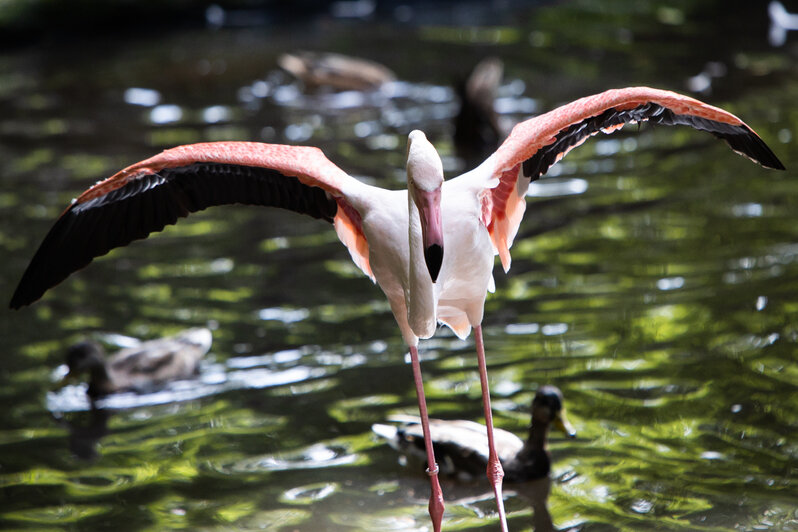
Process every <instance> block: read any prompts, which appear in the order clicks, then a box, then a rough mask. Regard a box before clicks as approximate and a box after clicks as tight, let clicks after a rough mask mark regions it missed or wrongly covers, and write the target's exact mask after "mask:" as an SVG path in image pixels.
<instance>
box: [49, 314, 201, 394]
mask: <svg viewBox="0 0 798 532" xmlns="http://www.w3.org/2000/svg"><path fill="white" fill-rule="evenodd" d="M212 341H213V335H212V333H211V331H210V330H209V329H207V328H204V327H198V328H193V329H186V330H184V331H181V332H179V333H177V334H175V335H173V336H168V337H164V338H156V339H154V340H149V341H146V342H142V343H141V344H139V345H137V346H135V347H128V348H125V349H122V350H120V351H117V352H116V353H114V354H113V355H112V356H110V357H107V356H106V353H105V349H103V347H102V345H100V344H99V343H97V342H95V341H93V340H86V341H82V342H80V343H77V344H75V345H73V346H71V347H70V348H69V349H67V352H66V363H67V367H68V368H69V372H68V373H67V374H66V376H65V377H64V379H63V382H64V383H66V382H70V381H74V380H76V379H78V378H79V377H80V376H82V375H83V374H85V373H88V374H89V386H88V389H87V390H86V394H87V395H88V396H89V398H91V399H92V400H94V399H98V398H101V397H103V396H106V395H110V394H113V393H118V392H125V391H136V392H148V391H152V390H153V389H155V388H157V387H159V386H162V385H164V384H166V383H167V382H171V381H175V380H182V379H187V378H190V377H192V376H193V375H196V374H197V371H198V369H199V362H200V360H201V359H202V357H203V356H205V354H206V353H207V352H208V351H209V350H210V348H211V343H212Z"/></svg>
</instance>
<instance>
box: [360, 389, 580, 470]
mask: <svg viewBox="0 0 798 532" xmlns="http://www.w3.org/2000/svg"><path fill="white" fill-rule="evenodd" d="M391 421H395V422H397V423H398V425H383V424H376V425H374V426H373V427H372V430H373V431H374V432H375V433H376V434H377V435H379V436H380V437H382V438H384V439H385V440H386V441H387V442H388V444H389V445H390V446H391V447H393V448H394V449H396V450H398V451H399V452H400V453H402V454H405V455H411V456H416V457H419V458H423V457H424V449H425V440H424V435H423V433H422V431H421V421H420V419H419V418H418V417H417V416H395V417H392V418H391ZM551 425H554V426H555V427H557V428H558V429H560V430H562V431H563V432H565V434H566V435H568V436H569V437H574V436H575V432H574V430H573V428H571V426H570V424H569V423H568V421H567V419H566V418H565V414H564V409H563V407H562V392H560V390H559V389H558V388H557V387H555V386H543V387H541V388H540V390H538V392H537V393H536V394H535V399H534V400H533V401H532V424H531V425H530V427H529V434H528V437H527V439H526V440H523V439H521V438H519V437H518V436H516V435H515V434H513V433H511V432H508V431H506V430H502V429H498V428H494V429H493V434H494V440H495V446H496V453H497V454H498V457H499V461H500V462H501V464H502V467H503V468H504V473H505V477H504V480H506V481H507V482H527V481H530V480H536V479H541V478H545V477H548V475H549V472H550V471H551V456H550V454H549V452H548V450H547V449H546V441H547V438H548V431H549V427H550V426H551ZM430 435H431V438H432V442H433V449H434V452H435V459H436V461H437V463H438V467H439V468H440V472H441V474H443V475H446V476H450V477H455V478H457V479H459V480H464V481H468V480H472V479H474V478H477V477H479V476H483V475H484V473H485V468H486V467H487V465H488V460H489V454H488V453H489V449H488V440H487V429H486V427H485V425H482V424H480V423H476V422H474V421H467V420H442V419H430Z"/></svg>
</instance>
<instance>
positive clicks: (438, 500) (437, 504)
mask: <svg viewBox="0 0 798 532" xmlns="http://www.w3.org/2000/svg"><path fill="white" fill-rule="evenodd" d="M427 474H428V475H429V482H430V488H431V491H430V495H429V507H428V508H429V516H430V518H431V519H432V530H433V531H434V532H440V531H441V521H442V520H443V510H444V508H445V505H444V504H443V491H442V490H441V484H440V482H439V481H438V464H435V468H434V469H433V470H430V469H427Z"/></svg>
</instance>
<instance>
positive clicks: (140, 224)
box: [10, 142, 371, 308]
mask: <svg viewBox="0 0 798 532" xmlns="http://www.w3.org/2000/svg"><path fill="white" fill-rule="evenodd" d="M350 181H354V179H353V178H351V177H350V176H349V175H347V174H346V173H345V172H344V171H343V170H341V169H340V168H338V167H337V166H336V165H335V164H333V163H332V162H330V161H329V160H328V159H327V158H326V157H325V156H324V154H323V153H322V152H321V150H319V149H318V148H312V147H303V146H284V145H273V144H260V143H254V142H214V143H204V144H192V145H188V146H179V147H177V148H172V149H170V150H166V151H164V152H162V153H160V154H158V155H156V156H154V157H151V158H149V159H147V160H145V161H141V162H139V163H136V164H134V165H132V166H129V167H128V168H125V169H124V170H122V171H120V172H118V173H117V174H115V175H113V176H111V177H109V178H108V179H106V180H104V181H101V182H100V183H97V184H96V185H94V186H93V187H91V188H89V189H88V190H86V191H85V192H84V193H83V194H81V195H80V196H79V197H78V198H77V199H76V200H74V201H73V203H72V204H71V205H70V206H69V207H68V208H67V209H66V210H65V211H64V212H63V214H61V216H60V218H58V220H57V221H56V223H55V225H54V226H53V227H52V229H50V232H49V233H48V234H47V236H46V237H45V238H44V240H43V242H42V244H41V246H40V247H39V249H38V251H37V252H36V255H35V256H34V257H33V259H32V260H31V262H30V264H29V265H28V268H27V270H26V271H25V273H24V274H23V276H22V279H21V281H20V283H19V286H18V287H17V290H16V292H15V293H14V296H13V298H12V299H11V304H10V306H11V308H20V307H22V306H24V305H28V304H30V303H32V302H34V301H36V300H37V299H39V298H40V297H41V296H42V295H43V294H44V292H46V291H47V290H48V289H50V288H51V287H53V286H55V285H57V284H58V283H60V282H61V281H63V280H64V279H65V278H66V277H67V276H69V275H70V274H71V273H72V272H74V271H77V270H79V269H81V268H83V267H85V266H86V265H88V264H89V263H90V262H91V261H92V259H94V258H95V257H98V256H100V255H104V254H106V253H108V252H109V251H110V250H112V249H114V248H116V247H120V246H125V245H127V244H129V243H130V242H132V241H133V240H136V239H141V238H146V237H147V236H148V235H149V234H150V233H152V232H156V231H160V230H162V229H163V228H164V227H165V226H166V225H169V224H174V223H176V222H177V220H178V218H181V217H185V216H188V215H189V214H190V213H192V212H197V211H200V210H203V209H205V208H207V207H211V206H215V205H226V204H232V203H241V204H247V205H264V206H272V207H281V208H283V209H288V210H291V211H295V212H298V213H302V214H307V215H309V216H312V217H314V218H319V219H322V220H325V221H327V222H330V223H334V224H335V226H336V230H337V231H338V234H339V236H340V238H341V240H342V241H343V242H344V244H346V245H347V247H348V248H349V250H350V253H351V254H352V257H353V259H355V262H356V263H357V264H358V266H360V268H361V269H363V271H364V272H365V273H366V274H367V275H371V270H370V268H369V263H368V244H367V242H366V239H365V236H364V235H363V233H362V231H361V228H360V219H359V217H358V214H357V211H355V210H354V209H352V208H351V207H350V206H349V204H348V202H347V201H346V197H345V194H344V193H343V191H342V188H343V187H344V186H345V185H346V184H347V182H350Z"/></svg>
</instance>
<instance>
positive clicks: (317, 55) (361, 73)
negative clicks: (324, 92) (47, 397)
mask: <svg viewBox="0 0 798 532" xmlns="http://www.w3.org/2000/svg"><path fill="white" fill-rule="evenodd" d="M277 64H278V65H280V67H281V68H282V69H283V70H286V71H287V72H289V73H290V74H292V75H293V76H294V77H296V78H297V79H299V80H301V81H302V82H303V83H304V84H305V86H306V87H308V88H309V89H318V88H319V87H332V88H333V89H336V90H356V91H365V90H373V89H377V88H379V87H380V85H382V84H383V83H388V82H390V81H395V80H396V74H394V73H393V72H392V71H391V70H390V69H389V68H388V67H386V66H383V65H381V64H379V63H377V62H375V61H369V60H368V59H361V58H359V57H351V56H347V55H342V54H334V53H327V52H306V51H298V52H294V53H290V54H289V53H286V54H282V55H281V56H280V57H279V58H278V59H277Z"/></svg>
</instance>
